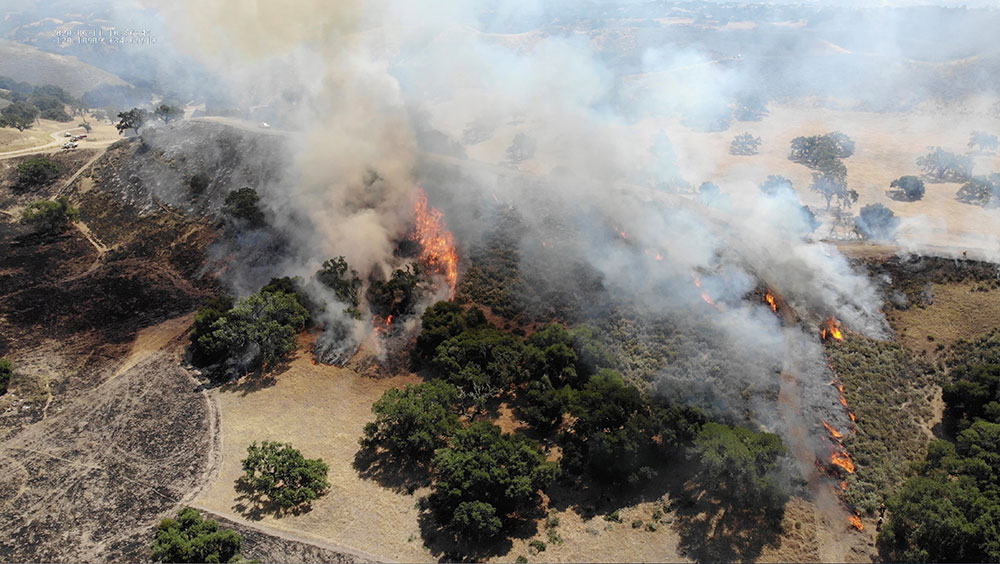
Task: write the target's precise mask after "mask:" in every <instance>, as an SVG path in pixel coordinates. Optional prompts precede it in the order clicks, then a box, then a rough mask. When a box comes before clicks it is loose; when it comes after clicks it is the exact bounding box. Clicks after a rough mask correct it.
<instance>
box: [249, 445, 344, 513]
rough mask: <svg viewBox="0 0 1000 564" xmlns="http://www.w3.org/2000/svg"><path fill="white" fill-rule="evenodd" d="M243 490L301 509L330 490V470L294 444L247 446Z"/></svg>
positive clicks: (318, 459) (278, 503)
mask: <svg viewBox="0 0 1000 564" xmlns="http://www.w3.org/2000/svg"><path fill="white" fill-rule="evenodd" d="M241 464H242V466H243V475H242V476H240V478H239V479H238V480H237V483H238V485H239V487H240V488H241V489H245V490H247V491H250V492H252V493H253V495H255V496H257V497H258V498H261V499H263V498H265V497H266V500H267V501H269V502H271V503H274V504H276V505H277V506H278V507H279V508H281V509H289V508H294V507H301V506H303V505H307V504H309V503H310V502H312V501H314V500H316V499H318V498H319V497H320V496H321V495H323V494H324V493H326V492H327V490H329V489H330V482H328V481H327V479H326V475H327V472H328V471H329V467H328V466H327V465H326V463H325V462H323V460H322V459H320V458H313V459H307V458H306V457H304V456H302V453H301V452H299V451H298V450H297V449H295V448H292V445H290V444H287V443H277V442H271V441H264V442H263V443H261V444H260V445H259V446H258V445H257V443H256V442H255V443H253V444H251V445H250V446H249V447H247V457H246V458H244V459H243V461H242V463H241Z"/></svg>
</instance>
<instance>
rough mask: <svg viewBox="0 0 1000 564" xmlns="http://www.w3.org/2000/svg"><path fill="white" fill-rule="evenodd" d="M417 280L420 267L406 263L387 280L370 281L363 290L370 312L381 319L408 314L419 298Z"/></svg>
mask: <svg viewBox="0 0 1000 564" xmlns="http://www.w3.org/2000/svg"><path fill="white" fill-rule="evenodd" d="M419 282H420V267H418V266H416V265H407V267H406V269H396V270H395V271H393V273H392V277H391V278H389V280H388V281H382V280H376V281H374V282H372V283H371V285H370V286H368V291H367V292H365V298H366V299H367V300H368V305H369V306H370V307H371V310H372V313H373V314H374V315H376V316H378V317H380V318H382V319H389V318H390V317H393V318H398V317H400V316H403V315H410V314H412V313H413V308H414V307H415V306H416V305H417V300H418V299H419V298H420V290H419V289H418V288H417V284H418V283H419Z"/></svg>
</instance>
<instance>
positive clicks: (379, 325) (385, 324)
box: [372, 315, 393, 335]
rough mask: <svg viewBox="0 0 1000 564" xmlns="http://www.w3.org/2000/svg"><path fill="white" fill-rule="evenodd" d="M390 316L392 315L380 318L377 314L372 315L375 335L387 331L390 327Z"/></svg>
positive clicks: (383, 333) (384, 333)
mask: <svg viewBox="0 0 1000 564" xmlns="http://www.w3.org/2000/svg"><path fill="white" fill-rule="evenodd" d="M392 317H393V316H392V315H389V316H388V317H386V318H385V319H380V318H379V316H377V315H376V316H373V317H372V328H373V329H374V330H375V333H376V334H377V335H386V334H387V333H388V332H389V329H390V328H391V327H392Z"/></svg>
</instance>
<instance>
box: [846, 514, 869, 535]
mask: <svg viewBox="0 0 1000 564" xmlns="http://www.w3.org/2000/svg"><path fill="white" fill-rule="evenodd" d="M847 520H848V521H850V522H851V525H852V526H853V527H854V528H855V529H857V530H859V531H863V530H865V524H864V523H862V522H861V516H860V515H858V514H857V513H855V514H854V515H851V516H850V517H848V518H847Z"/></svg>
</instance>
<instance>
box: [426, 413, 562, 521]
mask: <svg viewBox="0 0 1000 564" xmlns="http://www.w3.org/2000/svg"><path fill="white" fill-rule="evenodd" d="M433 467H434V472H433V474H434V486H433V488H434V489H433V491H432V492H431V494H430V496H428V498H427V501H428V504H429V506H430V507H431V509H432V510H433V512H434V515H435V516H436V518H437V519H438V520H439V522H441V523H442V524H444V525H445V526H446V527H448V528H450V529H451V530H452V531H453V532H454V533H455V534H456V535H458V536H460V537H470V538H472V539H474V540H481V539H483V538H488V537H490V536H494V535H496V534H497V532H498V531H499V530H500V527H494V525H496V524H497V523H496V521H495V520H494V518H496V519H499V521H500V526H501V527H506V526H507V524H508V522H509V521H510V519H511V516H518V515H524V514H526V513H527V512H529V511H532V510H535V509H536V508H537V507H538V504H539V502H540V498H539V496H538V491H539V490H540V489H542V488H544V487H545V486H546V485H548V483H549V482H551V481H552V479H553V478H554V477H555V473H556V468H555V465H554V464H552V463H549V462H546V461H545V457H544V456H543V455H542V453H541V451H540V450H539V448H538V445H536V444H535V443H533V442H531V441H529V440H528V439H527V438H525V437H524V436H522V435H511V434H508V433H501V431H500V428H499V427H497V426H496V425H494V424H492V423H489V422H486V421H477V422H475V423H473V424H471V425H470V426H469V427H467V428H465V429H462V430H460V431H458V432H456V433H455V435H454V437H453V439H452V442H451V446H449V447H448V448H444V449H440V450H438V451H437V454H435V456H434V463H433ZM460 509H461V513H460V512H459V510H460ZM459 515H461V516H462V517H461V519H457V517H458V516H459Z"/></svg>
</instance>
